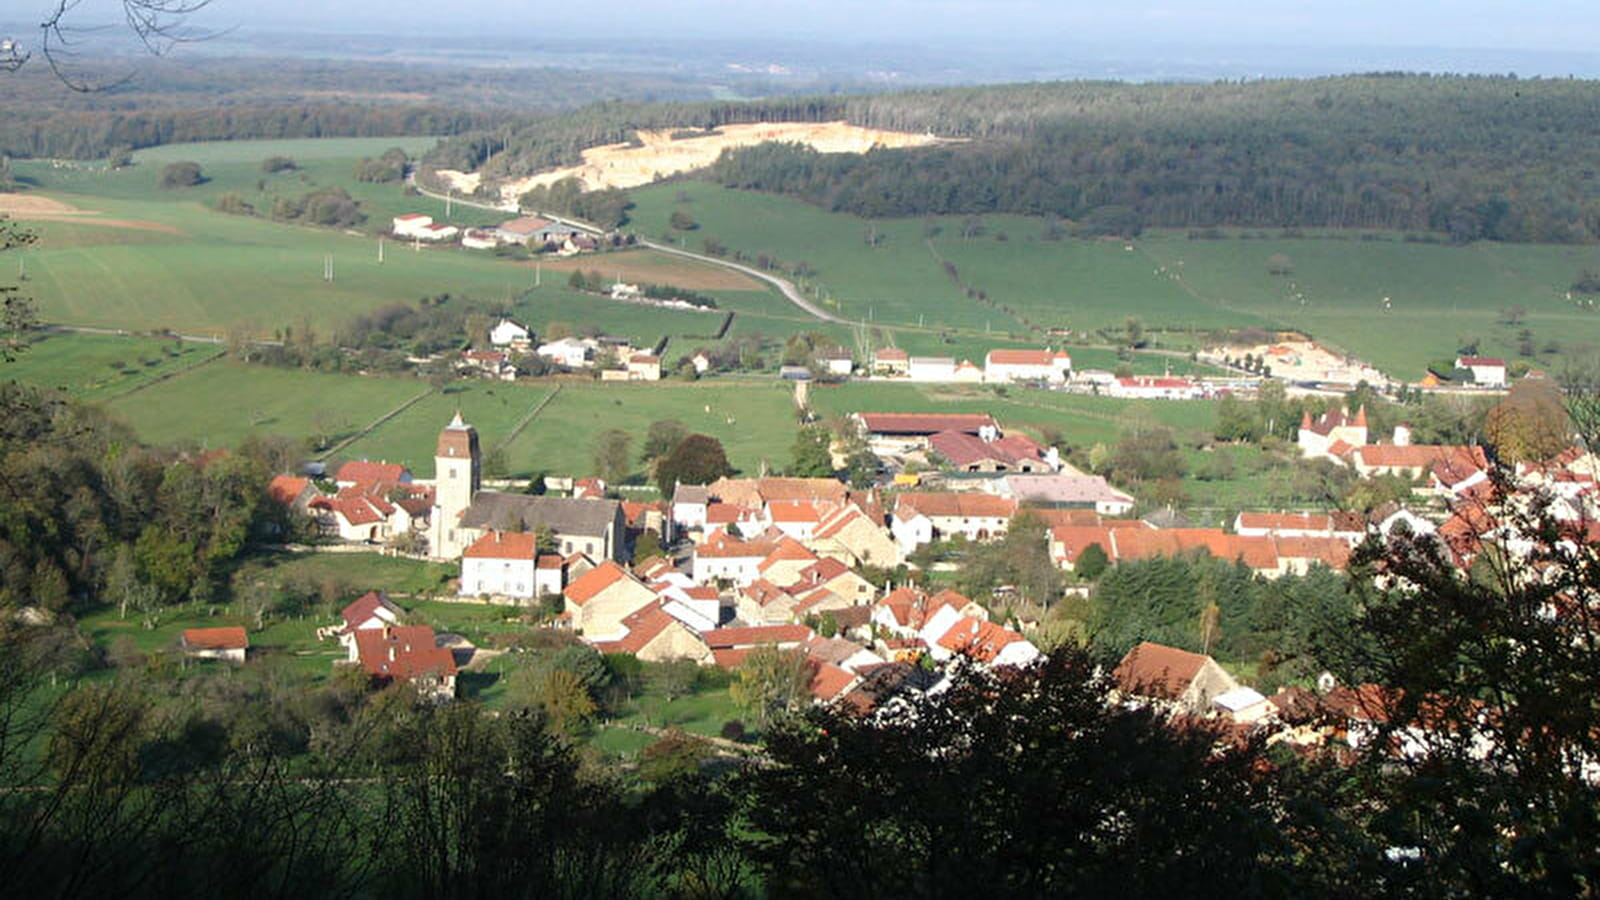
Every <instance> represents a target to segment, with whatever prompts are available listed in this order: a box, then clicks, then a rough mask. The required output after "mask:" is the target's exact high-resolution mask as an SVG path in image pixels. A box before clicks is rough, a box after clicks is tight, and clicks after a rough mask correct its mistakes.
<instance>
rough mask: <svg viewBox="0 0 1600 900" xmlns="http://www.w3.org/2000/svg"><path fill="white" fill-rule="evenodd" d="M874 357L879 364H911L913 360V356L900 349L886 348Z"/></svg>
mask: <svg viewBox="0 0 1600 900" xmlns="http://www.w3.org/2000/svg"><path fill="white" fill-rule="evenodd" d="M872 356H873V358H874V359H876V360H878V361H879V362H909V361H910V360H911V354H910V353H907V352H906V351H904V350H901V349H900V348H899V347H884V348H883V349H881V350H879V351H878V352H876V353H874V354H872Z"/></svg>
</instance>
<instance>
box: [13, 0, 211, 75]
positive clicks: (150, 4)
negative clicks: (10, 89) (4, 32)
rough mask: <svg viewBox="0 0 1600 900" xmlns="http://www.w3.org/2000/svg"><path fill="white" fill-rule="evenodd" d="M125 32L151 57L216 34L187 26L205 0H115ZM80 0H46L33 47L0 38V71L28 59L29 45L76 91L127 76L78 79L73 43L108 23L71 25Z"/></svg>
mask: <svg viewBox="0 0 1600 900" xmlns="http://www.w3.org/2000/svg"><path fill="white" fill-rule="evenodd" d="M119 2H120V4H121V6H122V17H123V20H124V22H125V23H126V25H127V29H128V31H129V32H131V33H132V34H133V36H134V37H135V38H136V39H137V40H138V41H139V43H140V44H142V45H143V46H144V49H145V50H146V51H147V52H149V53H150V54H151V55H153V56H162V55H165V54H166V53H168V52H169V51H171V50H172V48H174V47H176V46H177V45H179V44H187V43H193V42H195V41H203V40H208V39H210V38H213V37H215V36H216V35H217V32H214V31H208V30H204V29H199V28H194V27H191V25H190V24H189V21H190V17H191V16H193V15H194V14H195V13H198V12H200V11H201V10H203V9H205V8H206V7H208V6H210V5H211V0H119ZM82 3H83V0H52V5H51V7H50V9H49V12H48V13H47V14H46V16H45V18H44V20H43V21H42V22H40V23H39V41H38V46H37V48H34V49H30V48H29V47H27V46H25V45H24V44H23V43H22V42H21V41H18V40H15V39H13V38H0V72H15V71H17V70H18V69H20V68H22V67H23V66H25V65H27V64H28V62H29V61H30V60H32V59H33V56H34V52H35V49H36V50H37V52H38V54H39V56H41V57H43V59H44V61H45V64H46V65H48V66H49V67H50V71H51V72H52V73H53V74H54V75H55V76H56V78H57V79H58V80H60V82H61V83H62V84H64V85H66V86H67V87H68V88H70V89H71V90H74V91H78V92H80V93H88V92H91V91H101V90H106V89H108V88H112V87H116V86H117V85H120V84H123V83H124V82H126V81H128V80H129V79H130V78H131V77H132V76H131V75H127V76H123V77H121V78H118V79H116V80H114V81H104V82H102V81H97V80H92V79H89V78H85V77H82V76H80V75H78V74H76V73H74V72H73V71H72V69H71V61H72V58H73V55H74V50H73V46H74V45H75V44H76V43H77V42H78V40H79V39H80V38H81V37H82V36H84V35H87V34H90V33H94V32H101V31H105V30H107V29H108V28H109V27H111V26H99V27H86V26H80V25H75V24H73V18H74V16H73V14H74V13H75V12H77V11H78V8H79V7H80V6H81V5H82Z"/></svg>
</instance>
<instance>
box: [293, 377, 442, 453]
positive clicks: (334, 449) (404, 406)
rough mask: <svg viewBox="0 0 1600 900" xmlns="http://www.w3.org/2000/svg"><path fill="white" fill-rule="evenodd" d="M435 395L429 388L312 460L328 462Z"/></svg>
mask: <svg viewBox="0 0 1600 900" xmlns="http://www.w3.org/2000/svg"><path fill="white" fill-rule="evenodd" d="M434 393H436V391H435V390H434V389H433V388H431V387H430V388H428V389H427V390H425V391H423V392H422V393H420V394H418V395H416V396H415V397H412V398H411V399H410V400H407V401H406V402H404V403H402V404H400V405H399V406H396V407H395V408H394V409H391V410H389V411H388V412H386V413H384V414H383V415H381V416H379V417H378V418H377V419H375V420H374V421H373V422H372V424H371V425H368V426H367V427H365V428H363V429H361V430H360V431H358V432H356V433H355V434H352V435H350V436H349V437H347V438H345V439H344V440H342V441H340V442H339V443H337V444H334V445H333V446H332V447H329V448H328V449H327V451H326V452H324V453H322V454H321V455H318V456H314V457H312V459H315V460H316V461H317V462H324V461H326V460H327V459H328V458H329V457H330V456H333V455H334V454H335V453H338V452H339V451H340V450H343V449H344V448H346V447H348V446H350V445H351V444H354V443H355V442H356V441H359V440H361V439H362V438H364V437H366V436H367V435H369V434H371V433H372V432H374V431H376V430H378V427H379V426H381V425H383V424H384V423H385V422H387V421H389V420H390V419H393V418H394V417H395V416H398V415H400V414H401V413H403V412H405V411H406V410H408V409H410V408H411V407H413V406H416V405H417V404H418V403H419V402H421V401H422V398H424V397H428V396H431V395H433V394H434Z"/></svg>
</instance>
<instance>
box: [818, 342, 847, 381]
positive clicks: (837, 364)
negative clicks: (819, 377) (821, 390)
mask: <svg viewBox="0 0 1600 900" xmlns="http://www.w3.org/2000/svg"><path fill="white" fill-rule="evenodd" d="M817 363H818V364H820V365H821V366H822V368H823V370H824V371H826V372H827V373H828V374H830V375H849V374H850V373H851V372H853V371H855V367H856V364H855V360H853V359H851V358H850V351H849V350H846V349H845V348H843V347H823V348H822V349H820V350H818V351H817Z"/></svg>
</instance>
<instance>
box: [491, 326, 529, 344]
mask: <svg viewBox="0 0 1600 900" xmlns="http://www.w3.org/2000/svg"><path fill="white" fill-rule="evenodd" d="M532 339H533V333H532V332H530V331H529V330H528V329H526V328H523V327H522V326H521V325H518V324H517V323H515V322H513V321H511V320H510V319H501V320H500V323H499V324H498V325H496V326H494V327H493V328H491V329H489V343H491V344H493V345H495V346H496V347H515V348H517V349H519V350H526V349H527V348H528V346H529V342H530V341H531V340H532Z"/></svg>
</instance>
